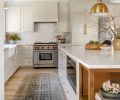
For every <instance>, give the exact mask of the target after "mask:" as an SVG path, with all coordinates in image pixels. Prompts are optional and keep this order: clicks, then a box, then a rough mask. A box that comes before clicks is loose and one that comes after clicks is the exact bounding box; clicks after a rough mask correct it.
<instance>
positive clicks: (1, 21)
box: [0, 0, 5, 100]
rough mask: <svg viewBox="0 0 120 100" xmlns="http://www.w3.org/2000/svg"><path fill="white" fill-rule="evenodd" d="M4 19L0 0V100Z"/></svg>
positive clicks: (1, 94) (1, 93)
mask: <svg viewBox="0 0 120 100" xmlns="http://www.w3.org/2000/svg"><path fill="white" fill-rule="evenodd" d="M4 18H5V17H4V10H3V0H2V1H1V0H0V100H4V48H3V45H4V34H5V24H4Z"/></svg>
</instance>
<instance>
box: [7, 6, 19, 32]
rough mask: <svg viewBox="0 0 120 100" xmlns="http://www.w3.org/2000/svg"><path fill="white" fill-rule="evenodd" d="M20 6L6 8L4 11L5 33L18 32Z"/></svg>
mask: <svg viewBox="0 0 120 100" xmlns="http://www.w3.org/2000/svg"><path fill="white" fill-rule="evenodd" d="M20 10H21V7H20V6H15V5H14V6H8V9H7V10H6V32H19V31H20V30H21V27H20V26H21V25H20V19H21V17H20Z"/></svg>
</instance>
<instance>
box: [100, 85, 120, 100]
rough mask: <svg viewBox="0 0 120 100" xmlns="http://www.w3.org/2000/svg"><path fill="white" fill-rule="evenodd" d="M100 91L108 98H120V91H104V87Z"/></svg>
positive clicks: (119, 99) (118, 99) (116, 99)
mask: <svg viewBox="0 0 120 100" xmlns="http://www.w3.org/2000/svg"><path fill="white" fill-rule="evenodd" d="M99 92H100V93H101V95H102V96H103V97H104V98H106V99H115V100H120V93H119V94H113V93H108V92H106V91H104V90H103V88H102V87H101V88H100V90H99Z"/></svg>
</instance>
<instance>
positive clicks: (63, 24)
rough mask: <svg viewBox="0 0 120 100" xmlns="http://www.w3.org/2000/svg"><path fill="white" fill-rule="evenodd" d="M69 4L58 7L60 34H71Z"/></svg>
mask: <svg viewBox="0 0 120 100" xmlns="http://www.w3.org/2000/svg"><path fill="white" fill-rule="evenodd" d="M69 10H70V9H69V4H67V3H64V4H63V3H62V4H59V5H58V11H59V12H58V15H59V16H58V30H57V31H58V32H69V22H70V15H69Z"/></svg>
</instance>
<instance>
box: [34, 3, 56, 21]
mask: <svg viewBox="0 0 120 100" xmlns="http://www.w3.org/2000/svg"><path fill="white" fill-rule="evenodd" d="M33 10H34V11H33V17H34V21H39V22H51V21H52V22H53V21H54V22H56V21H58V11H57V10H58V9H57V3H56V2H55V3H54V2H34V3H33Z"/></svg>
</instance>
